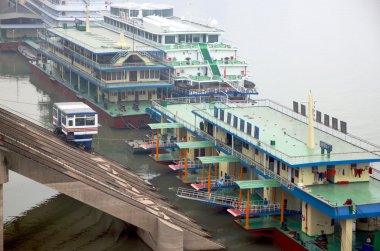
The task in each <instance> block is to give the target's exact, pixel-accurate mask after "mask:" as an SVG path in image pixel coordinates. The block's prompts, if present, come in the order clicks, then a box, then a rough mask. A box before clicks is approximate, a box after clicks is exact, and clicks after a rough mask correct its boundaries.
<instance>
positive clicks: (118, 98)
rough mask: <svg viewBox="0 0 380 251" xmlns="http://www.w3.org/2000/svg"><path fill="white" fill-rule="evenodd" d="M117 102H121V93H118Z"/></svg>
mask: <svg viewBox="0 0 380 251" xmlns="http://www.w3.org/2000/svg"><path fill="white" fill-rule="evenodd" d="M117 102H118V103H120V102H121V92H117Z"/></svg>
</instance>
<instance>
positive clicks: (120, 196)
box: [0, 109, 223, 251]
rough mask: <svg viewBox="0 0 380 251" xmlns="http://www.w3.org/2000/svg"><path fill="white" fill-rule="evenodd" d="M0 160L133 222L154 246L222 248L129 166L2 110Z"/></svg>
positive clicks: (83, 200)
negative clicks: (78, 145) (82, 147)
mask: <svg viewBox="0 0 380 251" xmlns="http://www.w3.org/2000/svg"><path fill="white" fill-rule="evenodd" d="M0 159H1V160H2V161H0V167H1V168H0V171H1V170H3V171H4V170H5V169H6V168H7V169H10V170H12V171H15V172H17V173H19V174H21V175H23V176H25V177H28V178H30V179H33V180H35V181H37V182H39V183H41V184H44V185H46V186H48V187H50V188H52V189H55V190H57V191H58V192H61V193H63V194H66V195H68V196H70V197H72V198H74V199H77V200H79V201H81V202H83V203H85V204H88V205H90V206H92V207H95V208H97V209H99V210H101V211H103V212H106V213H108V214H110V215H112V216H114V217H116V218H119V219H121V220H124V221H126V222H128V223H130V224H132V225H134V226H136V227H137V228H138V234H139V236H140V237H141V238H142V239H143V240H144V241H145V242H146V243H147V244H148V245H149V246H150V247H151V248H152V249H153V250H160V251H161V250H165V251H166V250H171V251H174V250H175V251H177V250H182V249H188V250H209V249H213V250H215V249H221V248H223V246H222V245H220V244H218V243H215V242H213V241H212V240H210V239H209V237H210V235H209V234H208V233H207V232H205V231H204V230H203V228H202V227H201V226H199V225H197V224H195V223H194V222H193V221H192V220H191V219H189V218H188V217H186V216H185V215H182V214H181V213H179V212H177V211H175V210H174V209H173V208H172V206H171V205H170V204H169V203H167V202H166V201H164V198H163V196H161V195H159V194H158V193H157V192H155V189H154V187H152V186H151V185H148V184H147V183H146V182H145V181H144V180H142V179H141V178H139V177H138V176H137V175H135V174H134V173H132V172H130V171H128V170H127V167H125V166H122V165H121V164H118V163H117V162H115V161H113V160H111V159H108V158H106V157H104V156H101V155H99V154H96V153H89V152H85V151H83V150H81V149H79V148H76V147H74V146H71V145H68V144H66V143H65V142H64V141H62V140H61V139H60V138H58V137H56V136H55V135H54V134H53V133H52V132H51V131H49V130H47V129H45V128H43V127H40V126H38V125H36V124H34V123H32V122H30V121H27V120H25V119H23V118H21V117H19V116H16V115H15V114H12V113H10V112H8V111H5V110H3V109H0ZM5 159H6V161H4V160H5ZM173 237H175V238H173Z"/></svg>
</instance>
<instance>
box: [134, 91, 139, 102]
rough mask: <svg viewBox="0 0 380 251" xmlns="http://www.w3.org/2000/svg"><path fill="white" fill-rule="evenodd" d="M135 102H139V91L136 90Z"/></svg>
mask: <svg viewBox="0 0 380 251" xmlns="http://www.w3.org/2000/svg"><path fill="white" fill-rule="evenodd" d="M135 102H139V91H135Z"/></svg>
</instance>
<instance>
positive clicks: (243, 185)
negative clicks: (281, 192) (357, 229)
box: [235, 180, 281, 189]
mask: <svg viewBox="0 0 380 251" xmlns="http://www.w3.org/2000/svg"><path fill="white" fill-rule="evenodd" d="M235 183H236V184H237V185H238V186H239V188H240V189H254V188H267V187H280V186H281V185H280V183H278V182H277V181H275V180H241V181H235Z"/></svg>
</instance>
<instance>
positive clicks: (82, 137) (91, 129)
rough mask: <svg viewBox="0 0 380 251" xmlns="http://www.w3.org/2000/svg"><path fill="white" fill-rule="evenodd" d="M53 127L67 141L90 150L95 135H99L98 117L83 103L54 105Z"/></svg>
mask: <svg viewBox="0 0 380 251" xmlns="http://www.w3.org/2000/svg"><path fill="white" fill-rule="evenodd" d="M53 125H54V132H55V133H57V134H60V135H62V136H63V138H64V140H65V141H68V142H73V143H74V144H75V145H78V146H81V147H84V149H86V150H89V149H91V147H92V137H93V135H96V134H98V115H97V113H96V112H95V111H94V110H93V109H91V108H90V107H89V106H88V105H86V104H84V103H82V102H63V103H54V105H53Z"/></svg>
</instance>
